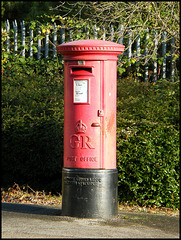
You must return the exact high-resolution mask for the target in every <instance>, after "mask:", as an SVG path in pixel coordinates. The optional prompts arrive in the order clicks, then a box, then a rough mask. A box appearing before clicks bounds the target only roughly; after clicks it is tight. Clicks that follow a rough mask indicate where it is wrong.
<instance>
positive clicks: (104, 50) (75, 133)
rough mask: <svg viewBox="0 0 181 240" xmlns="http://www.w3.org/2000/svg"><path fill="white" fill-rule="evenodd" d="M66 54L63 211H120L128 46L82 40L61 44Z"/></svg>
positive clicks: (101, 214)
mask: <svg viewBox="0 0 181 240" xmlns="http://www.w3.org/2000/svg"><path fill="white" fill-rule="evenodd" d="M57 51H58V52H59V53H60V54H62V55H63V56H64V81H65V82H64V163H63V172H62V173H63V174H62V177H63V181H62V184H63V186H62V198H63V199H62V214H63V215H67V216H74V217H83V218H84V217H85V218H109V217H113V216H115V215H116V214H117V169H116V94H117V56H118V55H119V54H121V53H122V52H123V51H124V46H123V45H120V44H117V43H114V42H109V41H103V40H91V39H89V40H78V41H73V42H68V43H64V44H61V45H59V46H57Z"/></svg>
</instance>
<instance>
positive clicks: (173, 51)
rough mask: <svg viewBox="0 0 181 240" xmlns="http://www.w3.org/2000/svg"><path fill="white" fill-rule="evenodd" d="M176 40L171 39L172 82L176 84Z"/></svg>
mask: <svg viewBox="0 0 181 240" xmlns="http://www.w3.org/2000/svg"><path fill="white" fill-rule="evenodd" d="M174 45H175V38H174V37H172V38H171V81H172V82H174V78H175V59H174V57H175V46H174Z"/></svg>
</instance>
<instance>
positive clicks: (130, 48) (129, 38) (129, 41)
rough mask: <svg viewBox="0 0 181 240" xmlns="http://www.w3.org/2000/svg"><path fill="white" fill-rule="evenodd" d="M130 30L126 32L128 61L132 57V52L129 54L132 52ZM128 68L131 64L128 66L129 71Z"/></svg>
mask: <svg viewBox="0 0 181 240" xmlns="http://www.w3.org/2000/svg"><path fill="white" fill-rule="evenodd" d="M131 30H132V29H129V31H128V50H127V54H128V59H129V61H131V56H132V52H131V50H132V40H131V37H132V31H131ZM130 68H131V63H130V64H129V66H128V69H130Z"/></svg>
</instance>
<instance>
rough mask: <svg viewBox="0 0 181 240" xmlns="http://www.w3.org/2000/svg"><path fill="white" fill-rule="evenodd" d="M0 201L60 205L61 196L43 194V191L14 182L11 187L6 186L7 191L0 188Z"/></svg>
mask: <svg viewBox="0 0 181 240" xmlns="http://www.w3.org/2000/svg"><path fill="white" fill-rule="evenodd" d="M1 201H2V202H9V203H28V204H39V205H49V206H50V205H51V206H52V205H61V204H62V197H61V195H60V194H59V196H55V195H53V196H52V195H51V192H49V194H48V195H47V194H45V192H44V191H42V192H41V191H34V190H33V189H32V188H31V187H30V186H28V185H24V186H23V187H21V188H20V187H19V185H18V184H17V183H14V185H13V187H10V188H8V190H7V191H5V190H4V189H2V188H1Z"/></svg>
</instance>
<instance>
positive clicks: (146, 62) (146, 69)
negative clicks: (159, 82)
mask: <svg viewBox="0 0 181 240" xmlns="http://www.w3.org/2000/svg"><path fill="white" fill-rule="evenodd" d="M148 39H149V29H148V28H147V30H146V38H145V83H148V61H147V59H146V56H147V54H148V47H147V45H148Z"/></svg>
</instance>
